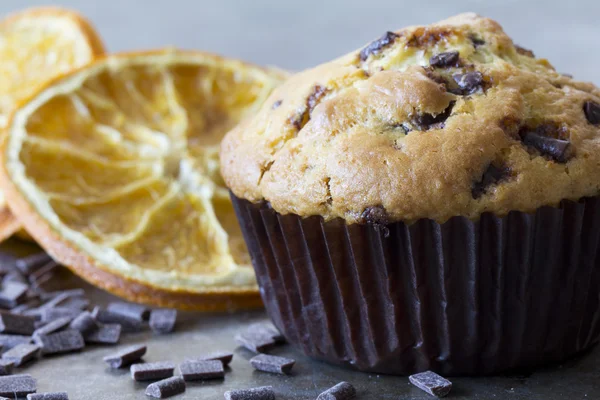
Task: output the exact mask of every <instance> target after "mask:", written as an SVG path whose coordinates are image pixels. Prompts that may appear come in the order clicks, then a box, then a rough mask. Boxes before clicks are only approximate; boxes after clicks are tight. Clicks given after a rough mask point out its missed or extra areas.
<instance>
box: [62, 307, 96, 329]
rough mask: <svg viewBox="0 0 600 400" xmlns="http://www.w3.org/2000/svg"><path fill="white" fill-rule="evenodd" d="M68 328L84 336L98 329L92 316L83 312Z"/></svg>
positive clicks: (87, 312)
mask: <svg viewBox="0 0 600 400" xmlns="http://www.w3.org/2000/svg"><path fill="white" fill-rule="evenodd" d="M69 328H71V329H75V330H77V331H79V332H81V333H82V334H85V333H88V332H91V331H93V330H95V329H98V323H97V322H96V320H95V319H94V317H92V314H90V312H89V311H83V312H82V313H81V314H79V315H78V316H77V317H76V318H75V319H74V320H73V321H71V324H70V325H69Z"/></svg>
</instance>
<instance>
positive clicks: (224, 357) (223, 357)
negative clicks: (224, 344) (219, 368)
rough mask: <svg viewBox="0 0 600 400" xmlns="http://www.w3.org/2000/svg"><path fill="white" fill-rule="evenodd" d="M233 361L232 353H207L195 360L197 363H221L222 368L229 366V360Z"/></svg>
mask: <svg viewBox="0 0 600 400" xmlns="http://www.w3.org/2000/svg"><path fill="white" fill-rule="evenodd" d="M232 359H233V353H232V352H229V351H215V352H212V353H208V354H205V355H202V356H200V357H198V358H197V359H196V360H198V361H212V360H219V361H221V362H222V363H223V365H224V366H226V365H229V363H230V362H231V360H232ZM190 361H195V360H190Z"/></svg>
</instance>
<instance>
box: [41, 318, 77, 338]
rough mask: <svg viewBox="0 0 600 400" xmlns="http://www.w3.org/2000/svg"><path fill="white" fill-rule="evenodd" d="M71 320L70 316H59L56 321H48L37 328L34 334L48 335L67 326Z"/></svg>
mask: <svg viewBox="0 0 600 400" xmlns="http://www.w3.org/2000/svg"><path fill="white" fill-rule="evenodd" d="M70 322H71V318H70V317H61V318H57V319H55V320H54V321H51V322H48V323H47V324H46V325H43V326H42V327H40V328H38V329H36V330H35V331H34V332H33V335H32V336H39V335H48V334H50V333H54V332H56V331H60V330H61V329H63V328H65V327H66V326H67V325H69V323H70Z"/></svg>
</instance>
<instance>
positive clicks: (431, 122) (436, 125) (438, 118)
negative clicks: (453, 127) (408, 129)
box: [412, 101, 456, 131]
mask: <svg viewBox="0 0 600 400" xmlns="http://www.w3.org/2000/svg"><path fill="white" fill-rule="evenodd" d="M455 104H456V102H455V101H451V102H450V103H449V104H448V107H446V108H445V109H444V111H442V112H441V113H439V114H437V115H433V114H427V113H424V114H423V113H417V114H416V115H415V116H414V117H413V118H412V123H413V125H415V127H416V128H417V129H419V130H421V131H428V130H430V129H442V128H443V127H444V125H445V122H446V120H447V119H448V117H450V115H451V114H452V109H453V108H454V105H455Z"/></svg>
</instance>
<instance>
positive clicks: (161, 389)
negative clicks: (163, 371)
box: [146, 376, 185, 399]
mask: <svg viewBox="0 0 600 400" xmlns="http://www.w3.org/2000/svg"><path fill="white" fill-rule="evenodd" d="M183 392H185V381H184V380H183V378H182V377H180V376H174V377H172V378H167V379H163V380H162V381H158V382H154V383H151V384H150V385H148V387H147V388H146V396H150V397H154V398H157V399H164V398H166V397H171V396H175V395H176V394H180V393H183Z"/></svg>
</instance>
